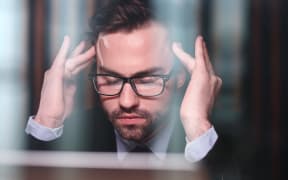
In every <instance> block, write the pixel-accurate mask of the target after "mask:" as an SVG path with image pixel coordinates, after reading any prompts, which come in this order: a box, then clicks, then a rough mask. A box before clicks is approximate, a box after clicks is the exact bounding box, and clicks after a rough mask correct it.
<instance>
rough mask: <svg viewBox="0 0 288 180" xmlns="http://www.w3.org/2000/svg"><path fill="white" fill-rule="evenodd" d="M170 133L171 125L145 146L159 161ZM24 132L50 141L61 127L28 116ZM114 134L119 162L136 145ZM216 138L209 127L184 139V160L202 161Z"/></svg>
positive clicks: (58, 135) (164, 152)
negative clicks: (199, 133)
mask: <svg viewBox="0 0 288 180" xmlns="http://www.w3.org/2000/svg"><path fill="white" fill-rule="evenodd" d="M172 131H173V125H171V126H167V127H166V128H165V129H163V130H162V131H161V132H160V133H158V134H157V135H156V136H154V137H153V138H151V139H150V140H149V141H148V142H147V144H146V145H147V146H148V147H149V148H150V149H151V151H152V152H153V153H154V154H155V155H156V157H158V158H159V159H165V157H166V154H167V153H166V152H167V148H168V144H169V140H170V137H171V134H172ZM25 132H26V133H27V134H30V135H32V136H33V137H34V138H36V139H39V140H41V141H52V140H55V139H57V138H59V137H61V135H62V133H63V125H62V126H60V127H58V128H48V127H45V126H43V125H41V124H39V123H38V122H36V121H34V116H30V117H29V120H28V122H27V125H26V129H25ZM115 134H116V144H117V157H118V159H119V160H122V159H124V158H125V156H126V155H127V153H128V152H130V151H131V149H133V148H134V147H135V146H136V145H137V144H136V143H135V142H132V141H127V140H125V139H123V138H121V136H120V135H119V134H118V133H117V131H116V130H115ZM217 138H218V135H217V133H216V131H215V129H214V127H211V128H210V129H208V130H207V131H206V132H205V133H203V134H202V135H201V136H199V137H197V138H196V139H194V140H193V141H191V142H189V141H188V140H187V138H186V146H185V153H184V155H185V159H186V160H187V161H190V162H197V161H200V160H202V159H203V158H204V157H205V156H206V155H207V154H208V152H209V151H210V150H211V149H212V148H213V146H214V144H215V142H216V141H217Z"/></svg>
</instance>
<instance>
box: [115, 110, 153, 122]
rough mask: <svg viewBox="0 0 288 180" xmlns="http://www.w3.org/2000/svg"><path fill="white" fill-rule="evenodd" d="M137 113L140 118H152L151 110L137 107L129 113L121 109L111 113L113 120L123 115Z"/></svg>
mask: <svg viewBox="0 0 288 180" xmlns="http://www.w3.org/2000/svg"><path fill="white" fill-rule="evenodd" d="M127 114H128V115H130V114H132V115H136V116H139V117H140V118H144V119H152V116H151V114H150V113H149V112H147V111H145V110H139V109H135V110H133V111H130V112H129V113H127V112H126V111H123V110H121V109H119V110H115V111H113V112H112V113H111V119H112V120H113V121H115V119H117V118H119V117H121V116H123V115H127Z"/></svg>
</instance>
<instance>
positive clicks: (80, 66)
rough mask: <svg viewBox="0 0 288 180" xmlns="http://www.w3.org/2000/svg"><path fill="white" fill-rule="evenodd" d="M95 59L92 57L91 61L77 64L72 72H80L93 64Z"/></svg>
mask: <svg viewBox="0 0 288 180" xmlns="http://www.w3.org/2000/svg"><path fill="white" fill-rule="evenodd" d="M92 62H93V61H92V59H91V60H90V61H87V62H85V63H84V64H81V65H79V66H77V67H76V68H75V69H74V71H73V72H72V73H73V74H78V73H79V72H80V71H82V70H83V69H85V68H86V67H87V66H89V64H91V63H92Z"/></svg>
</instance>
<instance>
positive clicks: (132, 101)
mask: <svg viewBox="0 0 288 180" xmlns="http://www.w3.org/2000/svg"><path fill="white" fill-rule="evenodd" d="M119 105H120V107H121V108H122V109H124V110H127V111H129V110H132V109H133V108H135V107H137V106H138V105H139V97H138V96H137V94H135V92H134V90H133V89H132V87H131V85H130V84H129V83H125V84H124V87H123V89H122V92H121V94H120V97H119Z"/></svg>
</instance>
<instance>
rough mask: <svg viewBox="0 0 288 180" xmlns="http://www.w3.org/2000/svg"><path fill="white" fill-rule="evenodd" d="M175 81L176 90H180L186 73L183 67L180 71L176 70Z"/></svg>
mask: <svg viewBox="0 0 288 180" xmlns="http://www.w3.org/2000/svg"><path fill="white" fill-rule="evenodd" d="M176 80H177V88H178V89H179V88H182V87H183V85H184V84H185V80H186V72H185V69H184V68H183V67H180V69H179V70H178V73H177V77H176Z"/></svg>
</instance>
